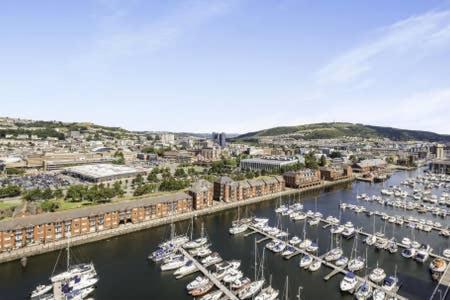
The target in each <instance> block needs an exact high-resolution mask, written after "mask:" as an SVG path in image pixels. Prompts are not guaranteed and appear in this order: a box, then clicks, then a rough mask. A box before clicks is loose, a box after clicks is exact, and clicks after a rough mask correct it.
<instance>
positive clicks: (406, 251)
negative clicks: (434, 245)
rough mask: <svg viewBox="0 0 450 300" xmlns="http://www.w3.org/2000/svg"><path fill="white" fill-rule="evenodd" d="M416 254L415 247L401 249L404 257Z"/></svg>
mask: <svg viewBox="0 0 450 300" xmlns="http://www.w3.org/2000/svg"><path fill="white" fill-rule="evenodd" d="M415 255H416V249H415V248H406V249H404V250H403V251H402V256H403V257H404V258H412V257H413V256H415Z"/></svg>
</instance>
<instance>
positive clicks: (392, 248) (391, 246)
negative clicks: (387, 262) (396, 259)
mask: <svg viewBox="0 0 450 300" xmlns="http://www.w3.org/2000/svg"><path fill="white" fill-rule="evenodd" d="M387 250H389V253H396V252H397V251H398V246H397V243H396V242H395V240H394V239H392V240H390V241H389V243H388V245H387Z"/></svg>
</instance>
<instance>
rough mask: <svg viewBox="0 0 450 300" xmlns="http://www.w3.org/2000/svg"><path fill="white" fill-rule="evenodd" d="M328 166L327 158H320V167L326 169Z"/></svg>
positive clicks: (323, 156)
mask: <svg viewBox="0 0 450 300" xmlns="http://www.w3.org/2000/svg"><path fill="white" fill-rule="evenodd" d="M326 165H327V158H326V157H325V155H322V156H321V157H320V161H319V166H321V167H325V166H326Z"/></svg>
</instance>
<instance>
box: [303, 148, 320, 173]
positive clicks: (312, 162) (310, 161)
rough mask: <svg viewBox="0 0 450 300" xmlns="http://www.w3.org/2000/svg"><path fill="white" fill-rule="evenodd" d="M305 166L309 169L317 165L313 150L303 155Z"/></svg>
mask: <svg viewBox="0 0 450 300" xmlns="http://www.w3.org/2000/svg"><path fill="white" fill-rule="evenodd" d="M305 167H307V168H309V169H317V168H318V167H319V165H318V163H317V159H316V156H315V155H314V152H312V151H311V152H309V153H308V154H306V155H305Z"/></svg>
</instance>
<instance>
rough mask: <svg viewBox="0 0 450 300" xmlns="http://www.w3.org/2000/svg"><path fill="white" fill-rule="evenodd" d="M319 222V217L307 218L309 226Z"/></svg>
mask: <svg viewBox="0 0 450 300" xmlns="http://www.w3.org/2000/svg"><path fill="white" fill-rule="evenodd" d="M319 223H320V219H319V218H316V217H315V218H314V219H311V220H309V222H308V224H309V225H310V226H315V225H318V224H319Z"/></svg>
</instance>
